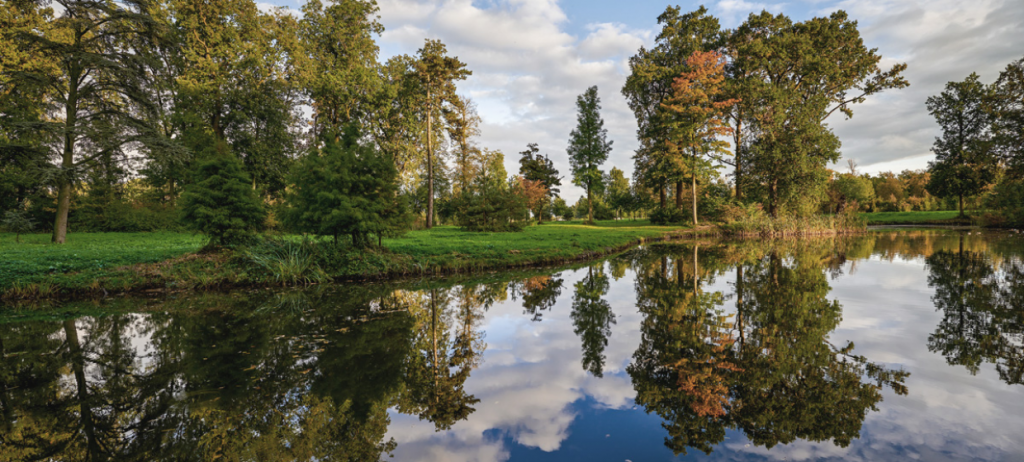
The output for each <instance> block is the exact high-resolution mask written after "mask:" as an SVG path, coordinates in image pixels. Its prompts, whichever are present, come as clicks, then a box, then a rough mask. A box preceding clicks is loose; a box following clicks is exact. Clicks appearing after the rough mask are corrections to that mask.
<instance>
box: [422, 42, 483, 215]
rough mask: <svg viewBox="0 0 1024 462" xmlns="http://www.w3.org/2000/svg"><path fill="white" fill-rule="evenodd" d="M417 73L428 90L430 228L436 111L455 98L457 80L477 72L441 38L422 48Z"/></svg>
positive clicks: (428, 195)
mask: <svg viewBox="0 0 1024 462" xmlns="http://www.w3.org/2000/svg"><path fill="white" fill-rule="evenodd" d="M418 55H419V56H418V60H417V61H416V73H417V76H418V77H419V79H420V83H421V85H422V86H423V89H424V90H425V92H426V97H427V99H426V108H424V110H425V111H426V119H427V156H426V157H427V158H426V166H427V228H428V229H429V228H432V227H433V226H434V149H435V146H434V141H433V131H434V128H433V123H434V119H435V118H437V117H436V115H437V114H438V112H439V111H440V110H441V107H442V105H443V104H445V103H446V102H451V101H454V100H455V99H456V98H457V95H456V94H455V82H456V81H458V80H465V79H466V78H467V77H469V76H470V75H472V74H473V72H472V71H470V70H468V69H466V64H465V63H463V62H462V61H459V58H458V57H451V56H448V50H447V48H446V47H445V46H444V44H443V43H441V41H440V40H427V42H426V44H424V45H423V48H420V50H419V52H418Z"/></svg>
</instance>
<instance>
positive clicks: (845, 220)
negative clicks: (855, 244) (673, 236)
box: [719, 204, 867, 237]
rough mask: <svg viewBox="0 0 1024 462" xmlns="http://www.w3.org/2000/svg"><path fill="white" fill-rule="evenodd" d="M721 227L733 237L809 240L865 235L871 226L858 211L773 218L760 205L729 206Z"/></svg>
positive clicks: (725, 211)
mask: <svg viewBox="0 0 1024 462" xmlns="http://www.w3.org/2000/svg"><path fill="white" fill-rule="evenodd" d="M722 221H723V223H722V224H721V225H720V226H719V227H720V228H721V230H722V233H723V234H726V235H730V236H766V237H771V236H809V235H827V234H844V233H852V232H858V231H863V230H864V229H865V228H866V227H867V224H866V223H865V221H864V219H863V218H861V217H859V216H858V215H857V213H856V210H854V209H849V210H848V211H847V212H846V213H839V214H835V215H819V214H811V215H807V216H797V215H786V214H780V215H779V216H777V217H772V216H771V215H769V214H768V213H767V212H765V211H764V209H763V208H762V207H761V205H760V204H750V205H728V206H726V207H725V210H724V211H723V214H722Z"/></svg>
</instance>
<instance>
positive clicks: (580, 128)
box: [568, 86, 612, 223]
mask: <svg viewBox="0 0 1024 462" xmlns="http://www.w3.org/2000/svg"><path fill="white" fill-rule="evenodd" d="M576 108H577V111H578V114H577V116H576V128H575V129H574V130H573V131H572V134H571V135H570V137H569V149H568V151H569V164H570V165H572V182H573V184H575V185H576V186H579V187H582V188H584V189H585V190H586V191H587V208H588V214H587V222H588V223H593V222H594V204H593V196H594V194H595V193H598V194H599V193H601V191H603V190H604V173H603V172H602V171H601V170H600V167H601V164H603V163H604V161H606V160H608V154H609V153H610V152H611V151H612V142H611V141H608V140H607V137H608V130H607V129H606V128H604V119H602V118H601V113H600V111H601V99H600V98H598V96H597V87H596V86H594V87H590V88H589V89H587V91H586V92H585V93H583V94H582V95H580V96H579V98H577V99H576Z"/></svg>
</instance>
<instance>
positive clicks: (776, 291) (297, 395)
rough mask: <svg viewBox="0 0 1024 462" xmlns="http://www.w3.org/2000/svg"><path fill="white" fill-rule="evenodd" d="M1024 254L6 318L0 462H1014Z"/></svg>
mask: <svg viewBox="0 0 1024 462" xmlns="http://www.w3.org/2000/svg"><path fill="white" fill-rule="evenodd" d="M1022 255H1024V237H1018V235H1016V234H980V233H978V232H975V233H973V234H965V233H955V232H937V231H920V232H916V231H915V232H900V233H884V234H881V233H880V234H872V235H870V236H866V237H858V238H849V239H840V240H833V239H829V240H803V241H781V242H763V241H744V242H733V243H725V242H720V241H712V240H708V241H703V242H701V243H699V244H697V245H695V244H692V243H691V244H676V245H653V246H649V247H646V248H640V249H636V250H634V251H631V252H628V253H626V254H624V255H620V256H617V257H615V258H611V259H608V260H605V261H601V262H595V263H594V264H592V265H589V266H580V267H577V268H573V269H563V270H560V271H557V272H554V271H550V270H549V271H546V272H545V271H538V272H533V273H516V274H492V275H486V276H485V277H483V278H482V279H475V280H463V281H457V280H456V281H450V280H449V281H446V280H435V281H421V282H416V283H407V284H405V285H399V286H384V285H363V286H357V287H353V286H347V287H335V288H313V289H307V290H288V291H279V292H270V291H255V292H253V291H249V292H235V293H231V294H198V295H191V296H178V297H175V298H172V299H159V300H157V299H131V300H127V299H115V300H108V301H104V302H89V303H74V304H68V305H65V306H60V307H56V308H55V309H53V310H51V311H49V312H48V313H57V314H52V315H50V314H45V315H44V314H40V312H39V311H35V312H26V311H23V310H21V311H14V312H12V311H10V308H8V310H7V311H6V314H5V315H3V316H2V321H0V353H2V358H3V360H2V363H0V461H26V460H67V461H86V460H92V461H96V460H116V461H151V460H175V461H178V460H182V461H185V460H197V461H199V460H204V461H210V460H217V461H277V460H287V461H291V460H303V461H307V460H308V461H313V460H316V461H327V460H345V461H349V460H351V461H364V460H376V459H377V458H383V459H388V456H389V455H391V456H392V457H393V460H400V461H406V460H413V461H415V460H430V461H504V460H517V461H518V460H525V461H546V460H559V461H561V460H581V461H604V460H607V461H625V460H631V461H634V462H640V461H669V460H695V459H701V460H704V459H708V460H866V461H870V460H913V459H919V460H938V461H941V460H1007V461H1010V460H1024V436H1022V434H1024V433H1022V430H1024V386H1022V382H1024V377H1022V373H1024V334H1022V333H1024V260H1022Z"/></svg>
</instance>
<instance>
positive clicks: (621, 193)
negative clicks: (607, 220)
mask: <svg viewBox="0 0 1024 462" xmlns="http://www.w3.org/2000/svg"><path fill="white" fill-rule="evenodd" d="M605 183H606V184H607V185H608V188H607V189H608V200H607V201H606V202H608V205H610V206H611V207H612V208H613V209H615V212H616V215H617V216H619V217H620V218H621V217H622V211H623V210H630V208H631V207H632V206H631V203H632V201H633V196H632V195H631V194H630V192H629V179H627V178H626V175H625V174H624V173H622V170H619V169H618V167H612V169H611V170H610V171H608V178H607V179H606V180H605Z"/></svg>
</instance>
